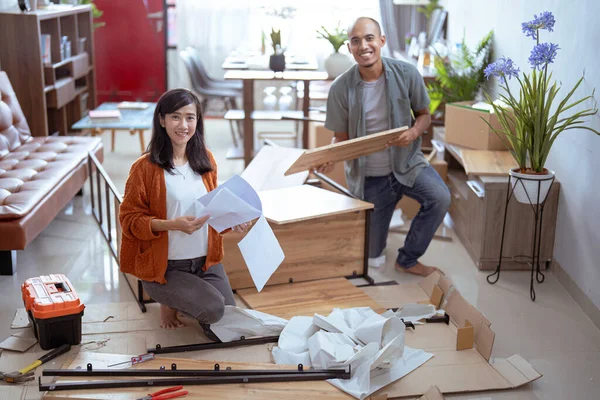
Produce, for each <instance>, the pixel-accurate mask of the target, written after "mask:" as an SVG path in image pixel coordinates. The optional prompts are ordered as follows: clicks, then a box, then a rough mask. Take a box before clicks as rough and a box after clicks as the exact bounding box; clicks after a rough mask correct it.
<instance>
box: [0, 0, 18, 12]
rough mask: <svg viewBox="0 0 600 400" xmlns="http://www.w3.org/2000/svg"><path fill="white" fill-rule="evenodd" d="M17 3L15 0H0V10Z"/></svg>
mask: <svg viewBox="0 0 600 400" xmlns="http://www.w3.org/2000/svg"><path fill="white" fill-rule="evenodd" d="M17 4H19V2H18V1H17V0H0V10H6V9H7V8H12V7H14V6H16V5H17Z"/></svg>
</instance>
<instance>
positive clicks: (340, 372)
mask: <svg viewBox="0 0 600 400" xmlns="http://www.w3.org/2000/svg"><path fill="white" fill-rule="evenodd" d="M298 372H299V371H298V370H297V369H290V370H272V369H270V370H269V369H258V370H233V369H230V368H228V369H175V370H173V369H163V370H160V369H97V370H94V369H92V370H91V371H88V370H85V369H45V370H44V371H43V372H42V375H43V376H70V377H99V376H118V377H123V378H125V377H132V376H155V377H173V376H177V377H195V376H203V377H226V376H270V375H273V374H274V373H276V374H277V375H291V376H294V375H297V374H298ZM301 372H302V374H303V375H318V374H329V376H330V377H331V378H332V379H336V378H339V379H344V376H346V374H347V371H346V370H344V369H306V370H301Z"/></svg>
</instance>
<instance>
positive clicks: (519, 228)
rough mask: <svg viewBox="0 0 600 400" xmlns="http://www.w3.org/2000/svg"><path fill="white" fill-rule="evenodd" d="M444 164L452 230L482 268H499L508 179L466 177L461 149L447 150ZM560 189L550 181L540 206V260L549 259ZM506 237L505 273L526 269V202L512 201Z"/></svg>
mask: <svg viewBox="0 0 600 400" xmlns="http://www.w3.org/2000/svg"><path fill="white" fill-rule="evenodd" d="M444 153H445V154H444V157H445V160H446V161H447V162H448V187H449V188H450V192H451V194H452V204H451V206H450V216H451V217H452V221H453V223H454V230H455V232H456V234H457V235H458V237H459V238H460V240H461V242H462V243H463V245H464V246H465V248H466V249H467V252H468V253H469V255H470V256H471V258H472V259H473V261H474V262H475V264H476V265H477V267H478V268H479V269H482V270H493V269H495V268H496V266H497V265H498V257H499V255H500V244H501V236H502V223H503V220H504V209H505V204H506V193H507V190H508V172H507V175H506V176H478V175H467V174H466V173H465V171H464V168H463V166H462V164H461V162H462V160H461V155H460V150H459V149H458V148H457V147H455V146H451V145H446V146H445V151H444ZM559 190H560V185H559V183H558V182H557V181H555V182H554V184H553V185H552V188H551V189H550V192H549V193H548V198H547V200H546V204H545V207H544V213H543V223H542V238H541V251H540V261H541V262H542V265H541V267H542V268H545V265H544V263H545V262H546V261H550V262H551V261H552V259H553V250H554V236H555V229H556V214H557V209H558V197H559ZM507 213H508V214H507V219H506V232H505V234H504V249H503V261H502V268H503V269H524V270H527V269H529V268H530V267H529V265H528V264H527V263H526V262H525V261H526V257H529V256H530V255H531V252H532V243H533V229H534V212H533V207H532V206H531V205H530V204H521V203H518V202H517V201H516V199H514V198H512V199H511V200H510V203H509V206H508V211H507Z"/></svg>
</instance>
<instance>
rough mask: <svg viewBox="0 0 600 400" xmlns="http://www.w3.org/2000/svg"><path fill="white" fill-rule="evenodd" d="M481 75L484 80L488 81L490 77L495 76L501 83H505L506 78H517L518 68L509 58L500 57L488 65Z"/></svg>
mask: <svg viewBox="0 0 600 400" xmlns="http://www.w3.org/2000/svg"><path fill="white" fill-rule="evenodd" d="M483 73H484V75H485V77H486V79H490V76H497V77H499V78H500V81H501V82H502V83H506V77H508V79H510V78H511V77H512V76H514V77H515V78H516V77H518V76H519V68H518V67H517V66H516V65H515V64H514V63H513V60H511V59H510V58H506V57H502V58H499V59H497V60H496V61H494V62H493V63H491V64H490V65H488V66H487V67H486V68H485V69H484V70H483Z"/></svg>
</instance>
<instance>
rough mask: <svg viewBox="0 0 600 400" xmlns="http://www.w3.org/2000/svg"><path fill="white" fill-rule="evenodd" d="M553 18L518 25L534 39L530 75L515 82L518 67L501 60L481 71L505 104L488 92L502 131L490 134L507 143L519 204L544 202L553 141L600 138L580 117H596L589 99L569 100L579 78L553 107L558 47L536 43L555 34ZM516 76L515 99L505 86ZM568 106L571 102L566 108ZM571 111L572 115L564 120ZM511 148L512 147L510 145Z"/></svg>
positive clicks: (551, 176)
mask: <svg viewBox="0 0 600 400" xmlns="http://www.w3.org/2000/svg"><path fill="white" fill-rule="evenodd" d="M554 24H555V19H554V16H553V15H552V13H550V12H548V11H546V12H543V13H541V14H540V16H539V17H538V16H537V15H534V19H533V20H532V21H529V22H524V23H522V30H523V33H525V34H526V36H527V37H531V38H532V39H533V40H535V46H534V47H533V50H532V51H531V54H530V56H529V63H530V64H531V67H532V71H531V73H530V74H526V73H525V72H523V74H522V77H519V72H520V71H519V68H517V66H516V65H515V64H514V62H513V61H512V60H511V59H510V58H505V57H502V58H500V59H498V60H496V61H495V62H493V63H491V64H490V65H489V66H488V67H487V68H486V69H485V76H486V77H487V78H488V79H489V77H491V76H497V77H499V78H500V81H501V85H500V87H501V88H502V89H503V91H504V94H501V95H500V96H499V97H500V100H501V101H502V102H504V103H506V105H507V107H502V106H500V105H498V104H495V103H494V102H492V101H491V98H490V96H489V95H488V94H487V93H486V98H487V100H488V102H489V103H490V104H491V105H492V107H493V109H494V112H495V113H496V114H497V116H498V120H499V122H500V124H501V126H502V129H498V130H496V129H494V128H493V127H491V126H490V128H491V129H493V130H494V131H495V132H496V134H498V135H499V137H500V138H501V139H503V140H505V141H504V143H505V144H507V148H508V149H509V150H510V151H511V153H512V155H513V157H514V159H515V161H516V162H517V165H518V166H519V167H518V168H515V169H513V170H511V171H509V175H510V179H511V185H512V187H513V191H514V195H515V198H516V199H517V201H519V202H521V203H530V204H538V203H543V202H544V200H545V199H546V195H547V194H548V190H549V189H550V186H551V184H552V181H553V180H554V171H551V170H549V169H547V168H545V164H546V160H547V158H548V154H549V153H550V150H551V148H552V145H553V144H554V141H555V140H556V138H557V137H558V135H560V134H561V133H562V132H564V131H567V130H570V129H582V130H583V129H585V130H588V131H592V132H594V133H595V134H596V135H600V132H598V131H597V130H595V129H593V128H591V127H589V126H586V125H585V121H584V118H585V117H588V116H591V115H594V114H596V113H597V112H598V109H597V108H596V104H597V103H596V102H595V100H594V97H593V95H590V96H585V97H583V98H581V99H580V100H576V101H574V100H571V97H572V96H573V94H574V93H575V91H576V90H577V88H578V87H579V85H580V84H581V82H582V81H583V76H582V77H581V78H580V79H579V80H578V81H577V83H576V84H575V86H574V87H573V89H571V91H570V92H568V94H567V95H566V96H565V97H564V98H563V99H562V100H561V101H560V102H559V103H558V104H557V101H556V100H557V96H558V92H559V90H560V88H561V87H560V86H559V85H558V84H557V83H556V81H554V82H553V81H552V73H551V72H550V71H548V66H549V65H550V64H552V63H553V62H554V58H555V57H556V54H557V51H558V50H559V47H558V45H557V44H554V43H540V31H542V30H547V31H549V32H552V31H553V28H554ZM511 77H514V78H516V79H517V80H518V82H519V93H518V97H515V95H514V94H513V91H511V90H510V88H509V86H508V80H509V79H510V78H511ZM569 101H571V103H569ZM587 101H592V102H593V106H592V108H587V109H583V110H580V111H577V112H573V111H574V110H573V108H574V107H577V106H578V105H580V104H582V103H584V102H587ZM567 111H570V113H567V114H570V115H564V114H565V113H566V112H567ZM509 143H510V145H511V146H508V144H509Z"/></svg>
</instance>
